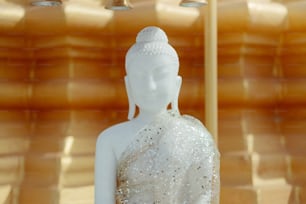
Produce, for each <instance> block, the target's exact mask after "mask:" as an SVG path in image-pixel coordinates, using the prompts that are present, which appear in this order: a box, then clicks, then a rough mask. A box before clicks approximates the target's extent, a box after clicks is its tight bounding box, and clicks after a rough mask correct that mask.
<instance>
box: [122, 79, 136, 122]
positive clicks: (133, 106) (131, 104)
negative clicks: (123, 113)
mask: <svg viewBox="0 0 306 204" xmlns="http://www.w3.org/2000/svg"><path fill="white" fill-rule="evenodd" d="M124 82H125V89H126V93H127V96H128V102H129V113H128V119H129V120H132V119H133V118H134V116H135V110H136V104H135V102H134V100H133V97H132V93H131V87H130V83H129V79H128V77H127V76H125V77H124Z"/></svg>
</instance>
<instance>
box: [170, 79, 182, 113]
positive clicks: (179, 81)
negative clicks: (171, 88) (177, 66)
mask: <svg viewBox="0 0 306 204" xmlns="http://www.w3.org/2000/svg"><path fill="white" fill-rule="evenodd" d="M181 85H182V77H181V76H177V80H176V87H175V93H174V97H173V99H172V101H171V109H172V110H174V111H177V112H179V108H178V97H179V94H180V90H181Z"/></svg>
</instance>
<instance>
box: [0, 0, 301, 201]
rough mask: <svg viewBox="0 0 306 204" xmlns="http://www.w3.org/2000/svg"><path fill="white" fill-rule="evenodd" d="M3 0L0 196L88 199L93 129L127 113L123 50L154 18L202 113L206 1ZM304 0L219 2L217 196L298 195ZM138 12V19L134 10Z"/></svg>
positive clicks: (184, 107) (189, 108)
mask: <svg viewBox="0 0 306 204" xmlns="http://www.w3.org/2000/svg"><path fill="white" fill-rule="evenodd" d="M131 2H132V3H133V6H134V8H133V9H132V10H129V11H121V12H113V11H109V10H105V9H104V5H103V4H102V3H101V2H99V1H91V0H86V1H85V0H84V1H81V0H78V1H77V0H72V1H69V2H68V1H67V2H65V1H64V3H63V5H62V6H60V7H55V8H53V7H33V6H30V5H29V4H28V3H29V2H25V1H20V2H18V1H3V0H2V1H1V2H0V19H1V21H0V204H42V203H43V204H63V203H80V204H93V203H94V200H93V199H94V198H93V189H94V187H93V184H94V174H93V173H94V153H95V141H96V138H97V136H98V134H99V133H100V132H101V131H102V130H103V129H105V128H106V127H108V126H110V125H112V124H115V123H118V122H120V121H124V120H126V118H127V108H128V104H127V97H126V93H125V88H124V82H123V77H124V75H125V71H124V57H125V53H126V51H127V49H128V48H129V47H130V46H131V45H132V44H133V43H134V41H135V37H136V34H137V32H138V31H140V30H141V29H142V28H143V27H145V26H148V25H156V26H160V27H161V28H162V29H164V30H165V31H166V32H167V34H168V37H169V41H170V43H171V44H172V45H173V47H175V49H176V50H177V52H178V54H179V57H180V64H181V65H180V75H181V76H182V77H183V85H182V91H181V94H180V100H179V104H180V110H181V112H182V113H184V114H185V113H186V114H191V115H194V116H196V117H198V118H199V119H201V120H202V121H203V122H204V112H205V111H204V110H203V107H204V106H203V104H204V103H205V99H204V90H205V89H204V88H205V87H204V77H203V75H204V70H203V67H204V64H205V62H204V55H205V53H204V36H203V30H204V26H203V25H204V10H202V9H195V8H182V7H179V5H178V4H179V1H172V0H159V1H141V0H135V1H131ZM305 10H306V1H304V0H287V1H281V0H279V1H272V0H271V1H269V0H267V1H262V0H260V1H259V0H258V1H256V0H252V1H251V0H249V1H248V0H238V1H237V0H219V1H218V100H219V135H218V142H219V149H220V152H221V184H222V186H221V203H222V204H227V203H237V204H241V203H256V204H285V203H296V204H302V203H305V202H306V174H305V172H306V171H305V169H306V149H305V146H306V143H305V141H306V140H305V135H306V108H305V107H306V106H305V104H306V88H305V87H306V80H305V79H306V61H305V59H306V58H305V56H306V51H305V46H306V21H305V20H304V19H306V16H305V15H306V12H305ZM135 19H137V20H135Z"/></svg>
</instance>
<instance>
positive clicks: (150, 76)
mask: <svg viewBox="0 0 306 204" xmlns="http://www.w3.org/2000/svg"><path fill="white" fill-rule="evenodd" d="M127 72H128V73H127V78H128V82H127V86H128V88H129V91H128V92H129V94H130V95H131V96H129V97H132V99H133V101H134V103H135V104H136V105H137V106H138V107H139V108H140V110H145V111H148V112H158V111H161V110H163V109H166V108H167V106H168V105H169V103H170V102H171V101H172V100H174V99H175V98H177V96H178V91H179V88H180V83H181V78H180V77H179V76H178V75H177V72H178V65H177V64H175V63H173V62H172V61H170V60H169V59H168V57H167V56H142V59H141V60H137V61H135V62H133V63H132V64H131V65H130V67H128V68H127Z"/></svg>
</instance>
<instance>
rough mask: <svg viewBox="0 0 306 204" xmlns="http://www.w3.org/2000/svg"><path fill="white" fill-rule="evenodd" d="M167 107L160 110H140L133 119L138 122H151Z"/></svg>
mask: <svg viewBox="0 0 306 204" xmlns="http://www.w3.org/2000/svg"><path fill="white" fill-rule="evenodd" d="M166 111H167V109H162V110H160V111H154V112H152V111H145V110H140V111H139V115H138V116H137V117H136V118H135V119H134V121H135V122H137V123H139V124H143V125H145V124H148V123H150V122H152V121H153V120H154V119H155V118H156V117H157V116H158V115H160V114H162V113H164V112H166Z"/></svg>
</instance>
